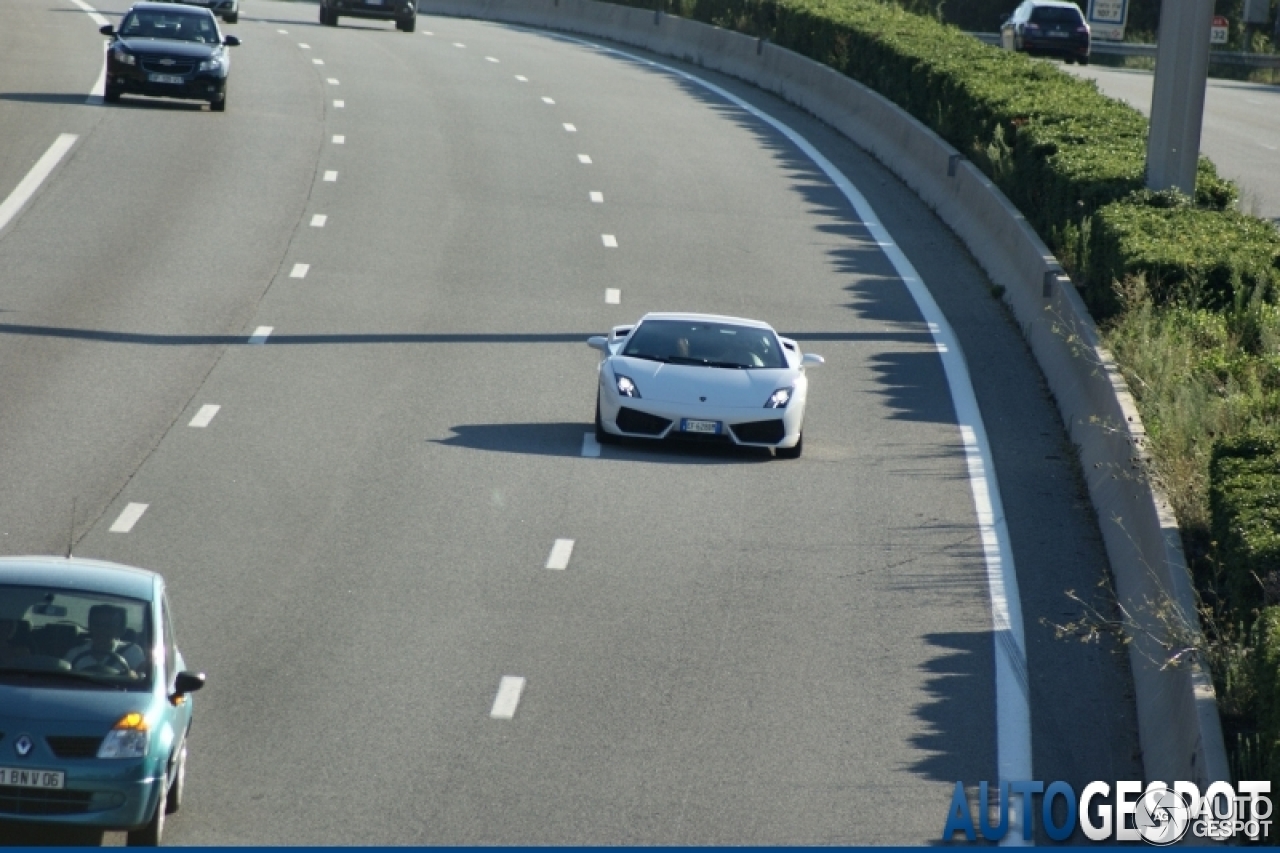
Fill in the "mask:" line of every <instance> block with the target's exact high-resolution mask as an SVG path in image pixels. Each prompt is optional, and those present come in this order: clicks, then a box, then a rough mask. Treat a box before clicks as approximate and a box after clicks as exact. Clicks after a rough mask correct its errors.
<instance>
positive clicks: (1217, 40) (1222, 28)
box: [1201, 15, 1231, 44]
mask: <svg viewBox="0 0 1280 853" xmlns="http://www.w3.org/2000/svg"><path fill="white" fill-rule="evenodd" d="M1230 30H1231V22H1230V21H1228V20H1227V19H1226V18H1224V17H1222V16H1221V15H1214V16H1213V28H1212V29H1211V30H1210V31H1209V32H1210V33H1211V35H1210V37H1209V44H1226V43H1227V33H1228V32H1230ZM1201 32H1203V30H1202V31H1201Z"/></svg>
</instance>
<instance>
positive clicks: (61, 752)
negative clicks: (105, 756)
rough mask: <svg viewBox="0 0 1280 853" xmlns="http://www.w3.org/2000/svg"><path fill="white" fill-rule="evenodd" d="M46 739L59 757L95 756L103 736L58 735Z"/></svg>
mask: <svg viewBox="0 0 1280 853" xmlns="http://www.w3.org/2000/svg"><path fill="white" fill-rule="evenodd" d="M45 740H46V741H47V742H48V744H49V748H50V749H52V750H53V754H54V755H56V756H58V757H59V758H95V757H97V755H98V747H99V746H101V745H102V738H101V737H99V736H96V735H94V736H90V737H68V736H64V735H58V736H53V737H47V738H45Z"/></svg>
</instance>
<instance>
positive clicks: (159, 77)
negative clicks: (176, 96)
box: [147, 74, 187, 86]
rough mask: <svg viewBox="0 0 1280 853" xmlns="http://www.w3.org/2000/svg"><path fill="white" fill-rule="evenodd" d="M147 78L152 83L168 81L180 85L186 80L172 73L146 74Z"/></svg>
mask: <svg viewBox="0 0 1280 853" xmlns="http://www.w3.org/2000/svg"><path fill="white" fill-rule="evenodd" d="M147 79H148V80H150V81H151V82H152V83H169V84H172V85H174V86H181V85H182V84H183V83H185V82H187V81H186V80H184V79H183V78H181V77H177V76H175V75H173V74H148V75H147Z"/></svg>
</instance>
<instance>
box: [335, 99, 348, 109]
mask: <svg viewBox="0 0 1280 853" xmlns="http://www.w3.org/2000/svg"><path fill="white" fill-rule="evenodd" d="M346 105H347V102H346V101H334V102H333V108H334V109H335V110H340V109H342V108H343V107H345V106H346Z"/></svg>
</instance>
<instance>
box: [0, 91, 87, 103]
mask: <svg viewBox="0 0 1280 853" xmlns="http://www.w3.org/2000/svg"><path fill="white" fill-rule="evenodd" d="M88 100H89V95H88V93H86V92H76V93H64V92H0V101H17V102H18V103H22V104H75V105H76V106H83V105H84V104H85V103H86V102H87V101H88ZM99 100H101V99H99Z"/></svg>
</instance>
